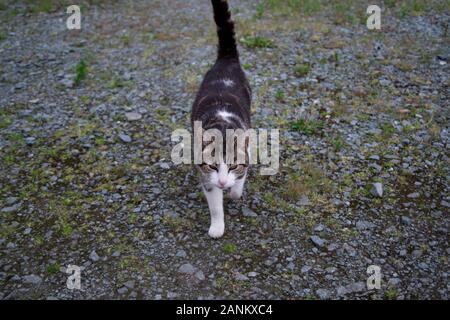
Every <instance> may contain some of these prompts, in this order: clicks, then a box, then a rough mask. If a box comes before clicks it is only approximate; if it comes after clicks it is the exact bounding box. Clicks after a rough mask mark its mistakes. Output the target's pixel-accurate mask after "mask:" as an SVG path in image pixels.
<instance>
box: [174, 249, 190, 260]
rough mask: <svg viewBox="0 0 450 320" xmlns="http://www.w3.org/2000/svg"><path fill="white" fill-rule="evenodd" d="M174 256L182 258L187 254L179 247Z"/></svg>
mask: <svg viewBox="0 0 450 320" xmlns="http://www.w3.org/2000/svg"><path fill="white" fill-rule="evenodd" d="M176 256H177V257H179V258H184V257H186V256H187V254H186V251H184V250H182V249H181V250H178V252H177V254H176Z"/></svg>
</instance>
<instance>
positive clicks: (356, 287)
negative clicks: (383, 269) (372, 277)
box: [347, 282, 366, 292]
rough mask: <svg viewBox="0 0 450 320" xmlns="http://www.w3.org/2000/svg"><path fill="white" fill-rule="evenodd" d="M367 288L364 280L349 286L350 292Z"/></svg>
mask: <svg viewBox="0 0 450 320" xmlns="http://www.w3.org/2000/svg"><path fill="white" fill-rule="evenodd" d="M365 290H366V284H365V283H364V282H355V283H352V284H349V285H348V286H347V291H349V292H362V291H365Z"/></svg>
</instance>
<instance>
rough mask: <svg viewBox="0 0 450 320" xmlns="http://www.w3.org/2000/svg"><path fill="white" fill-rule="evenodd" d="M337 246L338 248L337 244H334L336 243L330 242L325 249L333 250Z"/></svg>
mask: <svg viewBox="0 0 450 320" xmlns="http://www.w3.org/2000/svg"><path fill="white" fill-rule="evenodd" d="M337 248H339V245H338V244H336V243H332V244H330V245H329V246H328V247H327V250H328V251H329V252H333V251H335V250H336V249H337Z"/></svg>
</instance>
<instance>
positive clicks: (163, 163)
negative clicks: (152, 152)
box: [159, 162, 170, 169]
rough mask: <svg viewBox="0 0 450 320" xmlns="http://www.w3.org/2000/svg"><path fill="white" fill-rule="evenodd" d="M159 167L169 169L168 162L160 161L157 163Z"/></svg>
mask: <svg viewBox="0 0 450 320" xmlns="http://www.w3.org/2000/svg"><path fill="white" fill-rule="evenodd" d="M159 167H160V168H161V169H170V164H168V163H167V162H161V163H159Z"/></svg>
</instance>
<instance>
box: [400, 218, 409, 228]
mask: <svg viewBox="0 0 450 320" xmlns="http://www.w3.org/2000/svg"><path fill="white" fill-rule="evenodd" d="M400 221H401V223H402V224H404V225H405V226H409V225H410V224H411V218H409V217H406V216H402V217H401V218H400Z"/></svg>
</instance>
